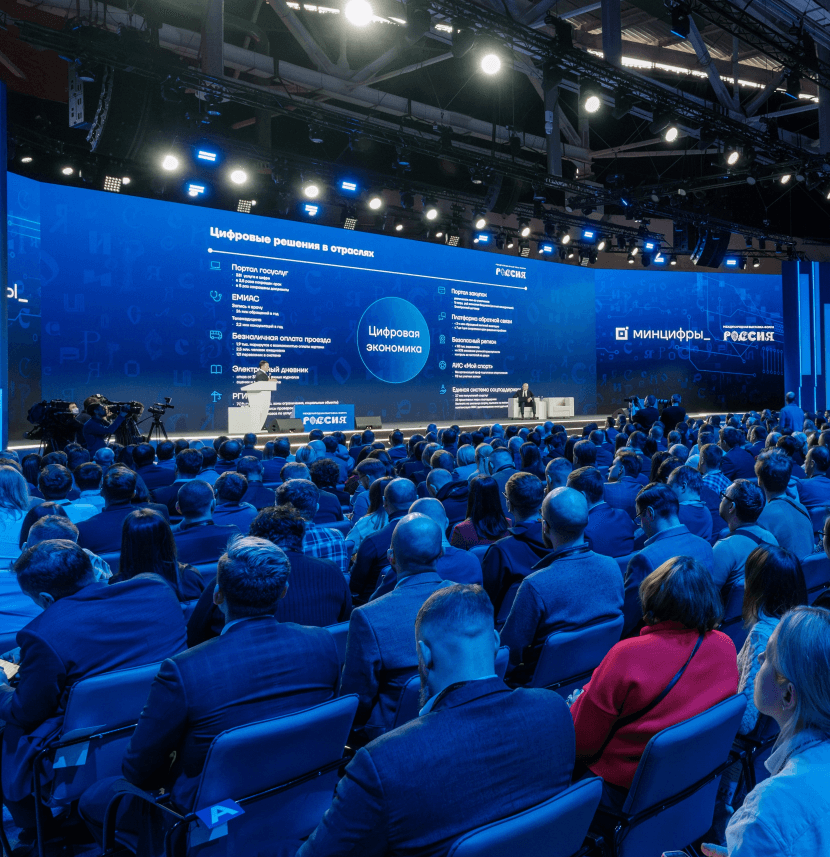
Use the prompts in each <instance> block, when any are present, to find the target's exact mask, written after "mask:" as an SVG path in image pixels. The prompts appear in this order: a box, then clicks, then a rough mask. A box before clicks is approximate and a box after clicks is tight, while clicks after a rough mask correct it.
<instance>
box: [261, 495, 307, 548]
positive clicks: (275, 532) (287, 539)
mask: <svg viewBox="0 0 830 857" xmlns="http://www.w3.org/2000/svg"><path fill="white" fill-rule="evenodd" d="M305 531H306V521H305V518H303V516H302V515H301V514H300V512H299V511H298V510H297V509H295V508H294V507H293V506H292V505H291V504H290V503H287V504H286V505H284V506H267V507H266V508H265V509H261V510H260V512H259V513H258V514H257V516H256V517H255V518H254V519H253V521H251V526H250V529H249V530H248V532H249V533H250V534H251V535H252V536H256V537H257V538H260V539H267V540H268V541H269V542H271V543H272V544H275V545H279V546H280V547H281V548H283V549H285V550H293V551H299V550H300V549H301V548H302V544H303V536H304V535H305Z"/></svg>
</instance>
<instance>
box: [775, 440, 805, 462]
mask: <svg viewBox="0 0 830 857" xmlns="http://www.w3.org/2000/svg"><path fill="white" fill-rule="evenodd" d="M775 448H776V449H781V450H783V451H784V452H785V453H786V454H787V455H788V456H789V457H790V458H795V456H796V455H797V454H798V453H800V452H801V451H802V450H801V444H800V443H799V441H798V438H797V435H794V434H793V435H784V437H782V438H779V440H778V443H776V444H775Z"/></svg>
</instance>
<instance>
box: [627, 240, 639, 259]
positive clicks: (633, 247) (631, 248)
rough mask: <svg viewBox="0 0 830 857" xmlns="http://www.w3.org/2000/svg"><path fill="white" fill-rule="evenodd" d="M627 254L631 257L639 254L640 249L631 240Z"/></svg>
mask: <svg viewBox="0 0 830 857" xmlns="http://www.w3.org/2000/svg"><path fill="white" fill-rule="evenodd" d="M628 252H629V253H630V254H631V255H632V256H636V255H637V254H638V253H639V252H640V248H639V247H638V246H637V245H636V244H635V243H634V241H633V239H632V240H631V241H629V242H628Z"/></svg>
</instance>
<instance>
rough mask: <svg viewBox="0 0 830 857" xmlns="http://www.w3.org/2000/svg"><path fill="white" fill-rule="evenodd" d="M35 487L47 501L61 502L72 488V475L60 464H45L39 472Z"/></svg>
mask: <svg viewBox="0 0 830 857" xmlns="http://www.w3.org/2000/svg"><path fill="white" fill-rule="evenodd" d="M37 487H38V488H39V489H40V493H41V494H43V496H44V497H45V498H46V499H47V500H52V499H55V500H63V499H64V498H65V497H66V495H67V494H68V493H69V489H70V488H71V487H72V474H71V473H70V472H69V471H68V470H67V469H66V468H65V467H62V466H61V465H60V464H47V465H46V467H44V468H43V470H41V471H40V474H39V476H38V478H37Z"/></svg>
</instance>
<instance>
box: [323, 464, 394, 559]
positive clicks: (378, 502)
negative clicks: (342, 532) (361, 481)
mask: <svg viewBox="0 0 830 857" xmlns="http://www.w3.org/2000/svg"><path fill="white" fill-rule="evenodd" d="M315 463H316V462H315ZM391 481H392V477H391V476H382V477H381V478H380V479H376V480H375V481H374V482H373V483H372V484H371V485H370V486H369V508H368V509H367V510H366V514H365V515H364V516H363V517H362V518H361V519H360V520H359V521H358V522H357V523H356V524H353V525H352V528H351V529H350V530H349V532H348V535H347V536H346V538H347V539H348V540H349V541H350V542H352V544H353V545H354V547H353V550H354V552H355V553H356V552H357V551H358V550H359V549H360V546H361V545H362V544H363V539H365V538H366V536H369V535H372V533H376V532H378V531H379V530H381V529H383V528H384V527H385V526H386V525H387V524H388V523H389V516H388V515H387V514H386V509H385V508H384V507H383V491H384V489H385V488H386V486H387V485H388V484H389V483H390V482H391Z"/></svg>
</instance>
